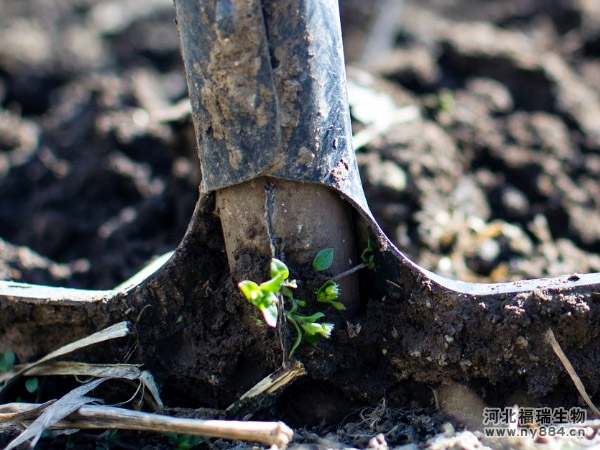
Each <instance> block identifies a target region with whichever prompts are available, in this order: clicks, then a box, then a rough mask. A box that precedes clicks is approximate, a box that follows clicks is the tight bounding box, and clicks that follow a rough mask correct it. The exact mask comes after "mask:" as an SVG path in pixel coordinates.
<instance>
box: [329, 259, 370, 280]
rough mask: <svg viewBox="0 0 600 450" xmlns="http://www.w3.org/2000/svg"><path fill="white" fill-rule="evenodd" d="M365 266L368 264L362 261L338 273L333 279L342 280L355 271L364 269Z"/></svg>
mask: <svg viewBox="0 0 600 450" xmlns="http://www.w3.org/2000/svg"><path fill="white" fill-rule="evenodd" d="M365 267H367V265H366V264H365V263H360V264H359V265H357V266H354V267H352V268H350V269H348V270H346V271H345V272H342V273H340V274H338V275H336V276H335V277H333V278H332V280H333V281H337V280H340V279H342V278H344V277H347V276H348V275H352V274H353V273H354V272H358V271H359V270H360V269H364V268H365Z"/></svg>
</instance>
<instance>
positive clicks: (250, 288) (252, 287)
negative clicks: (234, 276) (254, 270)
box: [238, 280, 263, 306]
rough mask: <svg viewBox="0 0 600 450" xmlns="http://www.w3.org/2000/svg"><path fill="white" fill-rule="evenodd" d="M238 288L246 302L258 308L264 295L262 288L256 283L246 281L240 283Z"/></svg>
mask: <svg viewBox="0 0 600 450" xmlns="http://www.w3.org/2000/svg"><path fill="white" fill-rule="evenodd" d="M238 287H239V288H240V291H242V294H244V297H246V300H248V301H249V302H250V303H252V304H253V305H255V306H256V303H257V302H258V299H259V298H260V297H262V295H263V293H262V291H261V289H260V286H259V285H258V284H256V283H255V282H254V281H250V280H244V281H240V282H239V283H238Z"/></svg>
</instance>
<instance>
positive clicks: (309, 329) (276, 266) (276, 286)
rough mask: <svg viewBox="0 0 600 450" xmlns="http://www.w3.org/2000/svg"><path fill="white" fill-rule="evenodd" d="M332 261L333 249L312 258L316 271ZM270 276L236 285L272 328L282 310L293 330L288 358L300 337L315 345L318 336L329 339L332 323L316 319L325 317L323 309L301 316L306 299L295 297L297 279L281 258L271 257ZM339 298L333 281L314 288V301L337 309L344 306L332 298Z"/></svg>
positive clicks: (322, 251) (337, 289)
mask: <svg viewBox="0 0 600 450" xmlns="http://www.w3.org/2000/svg"><path fill="white" fill-rule="evenodd" d="M332 260H333V249H324V250H321V251H320V252H319V253H318V254H317V256H316V257H315V259H314V261H313V268H314V269H315V271H322V270H326V269H327V268H329V266H330V265H331V261H332ZM270 269H271V279H270V280H267V281H265V282H264V283H261V284H257V283H255V282H254V281H250V280H244V281H241V282H240V283H239V284H238V287H239V288H240V291H242V293H243V294H244V297H246V299H247V300H248V301H249V302H250V303H252V304H253V305H254V306H256V307H257V308H258V309H259V310H260V312H261V313H262V315H263V318H264V321H265V323H266V324H267V325H268V326H270V327H272V328H275V327H276V326H277V324H278V321H279V311H280V308H281V311H282V312H283V315H284V317H285V319H286V320H287V321H288V322H290V323H291V324H292V325H293V326H294V329H295V330H296V340H295V341H294V344H293V345H292V348H291V350H290V353H289V357H290V358H291V357H292V355H293V354H294V352H295V351H296V349H297V348H298V346H299V345H300V343H301V342H302V340H303V339H304V340H305V341H307V342H310V343H311V344H316V343H317V340H318V338H319V336H321V337H324V338H329V337H330V336H331V332H332V331H333V324H332V323H327V322H319V320H320V319H322V318H323V317H325V314H323V313H322V312H317V313H314V314H309V315H303V314H300V313H299V309H300V308H304V307H306V302H305V301H304V300H300V299H297V298H295V297H294V292H293V289H296V288H297V287H298V285H297V283H296V280H289V279H288V278H289V276H290V272H289V270H288V268H287V266H286V265H285V264H284V263H283V262H282V261H280V260H278V259H275V258H273V259H272V260H271V266H270ZM338 297H339V286H338V285H337V283H336V282H335V281H333V280H328V281H327V282H326V283H325V284H323V286H321V287H320V288H319V289H318V291H317V301H320V302H322V303H329V304H331V305H332V306H333V307H334V308H336V309H340V310H341V309H344V305H343V304H342V303H340V302H336V301H335V300H336V299H337V298H338Z"/></svg>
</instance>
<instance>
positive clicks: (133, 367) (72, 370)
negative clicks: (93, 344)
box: [24, 361, 164, 410]
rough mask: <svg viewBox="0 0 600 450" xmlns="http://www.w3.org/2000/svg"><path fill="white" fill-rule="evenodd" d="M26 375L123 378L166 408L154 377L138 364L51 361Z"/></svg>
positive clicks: (158, 406)
mask: <svg viewBox="0 0 600 450" xmlns="http://www.w3.org/2000/svg"><path fill="white" fill-rule="evenodd" d="M24 375H27V376H38V375H40V376H53V375H72V376H80V377H82V376H87V377H94V378H121V379H125V380H131V381H139V382H140V383H142V385H143V386H144V389H145V390H147V391H148V392H149V393H150V395H151V396H152V399H153V400H154V402H155V403H156V408H157V409H158V410H161V409H162V408H163V407H164V405H163V402H162V400H161V398H160V393H159V389H158V386H157V385H156V382H155V381H154V377H153V376H152V374H151V373H150V372H148V371H147V370H140V365H137V364H88V363H82V362H71V361H68V362H67V361H50V362H46V363H43V364H40V365H39V366H36V367H33V368H30V369H29V370H27V371H26V372H25V373H24Z"/></svg>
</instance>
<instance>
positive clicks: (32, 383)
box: [25, 377, 39, 394]
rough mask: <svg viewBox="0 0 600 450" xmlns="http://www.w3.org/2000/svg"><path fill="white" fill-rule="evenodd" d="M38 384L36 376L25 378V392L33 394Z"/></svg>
mask: <svg viewBox="0 0 600 450" xmlns="http://www.w3.org/2000/svg"><path fill="white" fill-rule="evenodd" d="M38 385H39V382H38V379H37V377H32V378H27V380H25V389H27V392H29V393H30V394H33V393H34V392H35V391H37V389H38Z"/></svg>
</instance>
